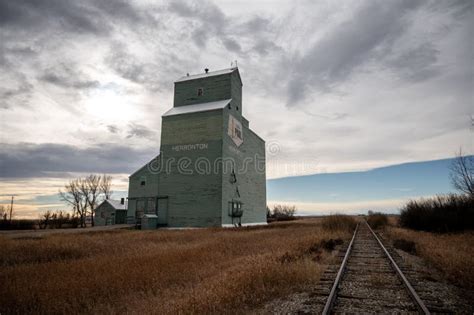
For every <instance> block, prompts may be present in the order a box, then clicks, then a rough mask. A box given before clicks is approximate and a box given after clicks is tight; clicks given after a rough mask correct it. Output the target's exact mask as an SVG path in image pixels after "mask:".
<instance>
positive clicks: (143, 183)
mask: <svg viewBox="0 0 474 315" xmlns="http://www.w3.org/2000/svg"><path fill="white" fill-rule="evenodd" d="M145 185H146V176H140V186H145Z"/></svg>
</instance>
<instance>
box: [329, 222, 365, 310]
mask: <svg viewBox="0 0 474 315" xmlns="http://www.w3.org/2000/svg"><path fill="white" fill-rule="evenodd" d="M358 229H359V223H357V225H356V228H355V230H354V234H353V235H352V239H351V242H350V243H349V247H348V248H347V251H346V254H345V255H344V259H343V260H342V263H341V267H339V271H338V272H337V275H336V280H334V284H333V286H332V288H331V292H330V293H329V296H328V299H327V301H326V304H325V305H324V309H323V315H327V314H329V313H330V312H331V309H332V306H333V304H334V301H335V300H336V291H337V287H338V286H339V282H340V281H341V278H342V275H343V273H344V270H345V269H346V265H347V260H348V259H349V255H350V253H351V250H352V245H353V244H354V239H355V236H356V234H357V230H358Z"/></svg>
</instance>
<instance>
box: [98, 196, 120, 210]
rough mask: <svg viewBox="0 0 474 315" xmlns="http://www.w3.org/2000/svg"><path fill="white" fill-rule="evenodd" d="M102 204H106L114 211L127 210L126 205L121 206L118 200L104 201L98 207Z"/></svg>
mask: <svg viewBox="0 0 474 315" xmlns="http://www.w3.org/2000/svg"><path fill="white" fill-rule="evenodd" d="M104 202H108V203H109V204H110V205H111V206H112V207H113V208H114V209H115V210H127V205H125V204H121V203H120V200H112V199H107V200H104V201H103V202H102V203H101V204H100V205H99V206H98V207H100V206H101V205H102V204H103V203H104Z"/></svg>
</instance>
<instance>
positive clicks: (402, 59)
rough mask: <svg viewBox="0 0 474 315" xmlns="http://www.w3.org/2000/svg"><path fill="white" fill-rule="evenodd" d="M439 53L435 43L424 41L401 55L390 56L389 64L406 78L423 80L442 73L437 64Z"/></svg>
mask: <svg viewBox="0 0 474 315" xmlns="http://www.w3.org/2000/svg"><path fill="white" fill-rule="evenodd" d="M438 55H439V50H437V49H436V48H435V47H434V45H433V44H431V43H424V44H421V45H420V46H418V47H415V48H413V49H411V50H409V51H407V52H404V53H402V54H400V55H399V56H395V57H394V58H389V59H388V60H387V66H388V67H391V68H392V69H394V70H395V71H397V72H398V73H399V74H400V76H401V77H402V78H403V79H405V80H408V81H411V82H417V81H422V80H425V79H427V78H431V77H433V76H435V75H437V74H438V73H440V69H439V68H438V67H437V66H436V61H437V60H438Z"/></svg>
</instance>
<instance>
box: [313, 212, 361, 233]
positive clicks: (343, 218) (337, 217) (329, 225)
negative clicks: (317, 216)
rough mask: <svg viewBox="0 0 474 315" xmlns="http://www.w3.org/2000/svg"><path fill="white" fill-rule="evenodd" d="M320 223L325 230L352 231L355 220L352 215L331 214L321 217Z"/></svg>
mask: <svg viewBox="0 0 474 315" xmlns="http://www.w3.org/2000/svg"><path fill="white" fill-rule="evenodd" d="M321 225H322V227H323V228H324V229H326V230H330V231H346V232H350V233H352V232H354V229H355V227H356V225H357V221H356V219H354V217H352V216H348V215H342V214H333V215H329V216H327V217H323V218H322V219H321Z"/></svg>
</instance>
